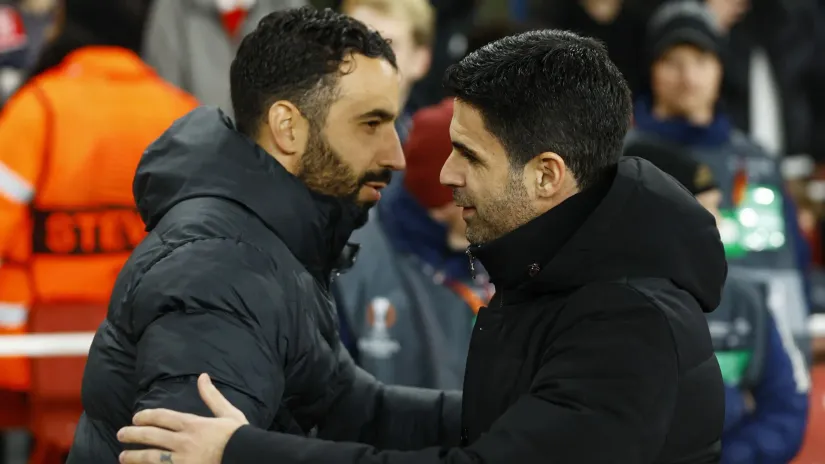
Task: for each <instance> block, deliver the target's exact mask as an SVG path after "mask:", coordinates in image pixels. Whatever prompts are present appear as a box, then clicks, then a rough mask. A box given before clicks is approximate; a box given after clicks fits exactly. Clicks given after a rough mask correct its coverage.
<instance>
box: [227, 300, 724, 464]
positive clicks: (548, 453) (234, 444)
mask: <svg viewBox="0 0 825 464" xmlns="http://www.w3.org/2000/svg"><path fill="white" fill-rule="evenodd" d="M628 292H630V293H631V295H627V293H628ZM600 296H602V297H603V296H604V295H600ZM616 297H618V298H623V299H624V300H625V301H627V304H616V305H612V304H611V306H612V307H611V308H610V310H609V311H603V312H601V313H600V314H598V315H594V316H593V317H590V318H587V319H582V320H579V321H578V322H577V323H576V324H573V325H571V326H570V328H569V329H567V330H566V331H565V333H564V334H563V335H561V336H559V337H558V338H556V339H555V340H554V341H553V343H552V346H551V348H550V349H549V350H548V351H547V353H545V355H544V357H543V359H542V362H541V365H540V367H539V368H538V372H537V374H536V376H535V377H534V380H533V383H532V385H531V387H530V390H529V393H528V394H525V395H524V396H523V397H521V398H520V399H518V400H517V401H516V402H515V403H514V404H513V405H512V406H511V407H510V408H509V409H508V410H507V411H506V412H505V413H504V414H503V415H502V416H501V417H500V418H499V419H498V420H497V421H496V422H495V423H494V424H493V426H492V427H491V429H490V431H489V432H488V433H486V434H483V435H482V436H481V437H480V438H479V439H478V440H477V441H476V442H475V443H473V444H472V445H470V446H468V447H466V448H457V447H430V448H426V449H422V450H417V451H406V452H404V451H392V450H383V451H382V450H378V449H376V448H375V447H372V446H366V445H361V444H354V443H332V442H327V441H321V440H315V439H305V438H300V437H294V436H288V435H283V434H275V433H267V432H264V431H261V430H258V429H255V428H254V427H242V428H240V429H239V430H238V431H237V432H235V434H234V435H233V436H232V438H231V439H230V440H229V443H228V444H227V447H226V450H225V452H224V457H223V463H224V464H248V463H251V462H255V463H261V464H264V463H272V464H275V463H277V464H319V463H325V464H379V463H381V464H430V463H432V464H435V463H449V464H469V463H484V464H512V463H519V464H545V463H553V464H568V463H569V464H579V463H583V462H586V463H593V464H597V463H617V462H621V463H623V464H637V463H639V464H640V463H643V462H652V461H653V460H654V459H655V456H656V453H657V452H658V450H659V449H661V447H662V445H663V444H664V441H665V435H666V434H667V431H668V423H669V421H670V420H671V416H672V411H673V409H674V407H675V404H676V393H677V392H676V389H677V381H678V378H677V377H678V368H677V364H678V360H677V356H676V349H675V345H674V341H673V338H672V335H671V328H670V326H669V324H668V323H667V321H666V320H665V318H664V316H663V315H662V314H661V312H660V311H659V310H658V309H655V308H653V307H652V306H651V305H650V304H649V303H647V301H646V300H645V299H644V298H643V297H641V296H638V295H636V294H635V293H633V292H632V291H629V290H627V291H624V292H623V293H622V295H615V296H614V297H611V300H610V301H615V300H616V299H617V298H616ZM594 298H595V296H594ZM602 306H603V301H602ZM576 309H580V307H578V306H577V307H576ZM571 311H572V310H571ZM709 356H712V354H709ZM720 383H721V381H720ZM719 393H720V398H719V399H718V401H716V403H718V404H720V405H721V403H722V399H721V389H720V392H719ZM719 412H720V430H721V409H720V410H719Z"/></svg>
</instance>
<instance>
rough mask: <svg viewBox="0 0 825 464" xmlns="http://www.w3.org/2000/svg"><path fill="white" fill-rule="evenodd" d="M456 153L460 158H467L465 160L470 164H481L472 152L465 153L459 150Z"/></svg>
mask: <svg viewBox="0 0 825 464" xmlns="http://www.w3.org/2000/svg"><path fill="white" fill-rule="evenodd" d="M458 154H460V155H461V157H462V158H464V159H465V160H467V162H468V163H470V164H472V165H478V164H481V161H480V160H479V159H478V158H477V157H476V156H475V155H473V154H472V153H467V152H465V151H459V152H458Z"/></svg>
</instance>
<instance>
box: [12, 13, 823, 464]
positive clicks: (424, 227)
mask: <svg viewBox="0 0 825 464" xmlns="http://www.w3.org/2000/svg"><path fill="white" fill-rule="evenodd" d="M309 3H312V4H314V5H315V6H318V7H331V8H336V9H339V10H340V11H342V12H344V13H346V14H348V15H351V16H353V17H355V18H357V19H359V20H361V21H362V22H364V23H366V24H367V25H369V26H371V27H373V28H375V29H376V30H378V31H379V32H381V33H382V35H383V36H384V37H385V38H388V39H390V41H391V45H392V48H393V50H394V52H395V54H396V58H397V61H398V67H399V70H400V72H401V75H402V79H403V83H402V93H403V95H402V98H403V101H402V102H399V103H400V105H401V107H402V108H403V110H402V111H401V116H400V117H399V118H398V119H397V120H396V122H395V125H396V130H397V132H398V135H399V139H400V141H401V143H402V145H403V148H404V153H405V156H406V163H407V169H406V171H405V172H404V173H402V174H400V175H396V176H395V178H394V179H393V181H392V182H391V184H390V186H389V188H388V189H386V191H385V192H384V193H383V199H382V200H381V202H380V203H379V205H378V206H377V207H376V208H375V209H374V210H373V211H372V213H371V216H370V219H369V221H368V222H367V224H366V225H365V226H364V227H363V228H361V229H360V230H358V231H357V232H356V233H355V234H354V236H353V237H352V241H353V242H357V243H360V245H361V247H360V252H359V259H358V261H357V264H356V265H355V266H353V268H352V269H351V270H349V271H348V272H346V273H342V274H341V275H340V276H338V277H337V278H336V279H335V281H334V285H333V287H332V292H333V296H334V298H335V299H336V301H337V303H338V308H339V313H340V314H339V317H340V333H341V337H342V339H343V341H344V343H345V344H346V345H347V347H348V349H349V350H350V352H351V353H352V354H353V357H354V358H355V359H356V361H358V363H359V364H360V365H361V366H362V367H364V368H365V369H367V370H368V371H369V372H370V373H372V374H373V375H375V376H376V377H377V378H378V379H379V380H381V381H384V382H387V383H393V384H403V385H411V386H421V387H431V388H442V389H460V388H461V386H462V382H463V379H464V362H465V359H466V356H467V351H468V348H469V340H470V335H471V329H472V327H473V324H474V321H475V315H476V314H477V312H478V311H479V308H481V307H482V306H484V305H485V304H486V303H487V302H488V301H489V299H490V297H491V296H492V293H493V292H494V288H493V286H492V285H491V284H490V282H489V279H488V278H487V276H486V275H485V272H484V269H483V268H481V267H480V265H478V264H473V262H472V260H468V258H467V256H466V254H465V249H466V248H467V246H468V242H467V241H466V239H465V237H464V222H463V219H462V217H461V210H460V208H458V207H457V206H456V205H455V203H454V202H453V197H452V192H451V191H450V189H448V188H446V187H443V186H442V185H440V183H439V172H440V170H441V166H442V165H443V164H444V162H445V160H446V159H447V156H448V155H449V154H450V152H451V151H452V150H454V149H459V150H460V149H461V147H453V146H452V145H451V141H450V136H449V126H450V120H451V117H452V111H453V102H452V99H451V98H450V97H449V96H448V95H446V94H445V92H444V90H443V88H442V85H441V80H442V76H443V74H444V71H445V69H446V68H447V67H448V66H449V65H450V64H452V63H454V62H456V61H457V60H459V59H461V58H463V57H464V56H466V55H467V54H469V53H472V52H473V51H475V50H478V49H479V48H481V47H483V46H484V45H486V44H488V43H490V42H492V41H495V40H497V39H499V38H501V37H504V36H507V35H511V34H515V33H519V32H524V31H529V30H531V29H535V28H559V29H567V30H571V31H574V32H577V33H580V34H582V35H587V36H592V37H595V38H597V39H599V40H600V41H602V42H603V43H604V44H605V46H606V47H607V50H608V53H609V55H610V57H611V59H612V60H613V61H614V62H615V63H616V65H617V66H618V67H619V69H620V70H621V71H622V73H623V74H624V76H625V78H626V79H627V81H628V83H629V85H630V87H631V89H632V91H633V93H634V99H635V111H634V121H633V129H632V130H631V133H630V134H628V138H627V142H626V143H627V145H626V149H627V154H628V155H632V156H640V157H643V158H648V159H650V160H651V161H653V162H654V164H657V165H660V167H662V169H663V170H665V171H666V172H668V173H670V174H671V175H673V176H674V178H676V180H678V181H679V182H681V183H682V184H683V185H685V187H686V188H687V189H688V190H690V191H691V192H692V193H694V194H695V195H696V197H697V199H698V200H699V201H700V202H701V203H702V204H703V205H705V206H706V207H707V208H708V209H709V210H710V211H712V212H713V213H714V214H715V215H716V217H717V221H718V225H719V229H720V235H721V238H722V241H723V243H724V245H725V249H726V252H727V253H728V259H729V263H730V268H731V275H732V276H733V277H732V280H731V281H733V282H744V284H743V285H739V284H730V285H729V287H730V288H729V289H726V296H725V297H724V299H723V303H722V305H721V306H720V309H719V310H717V311H716V312H715V313H713V314H711V315H709V317H708V322H709V327H710V333H711V337H712V338H713V341H714V348H715V349H716V350H717V357H718V359H719V363H720V367H721V368H722V373H723V377H724V379H725V382H726V385H727V387H728V388H727V391H726V404H727V407H726V420H725V435H724V438H723V461H722V462H723V463H785V462H791V461H792V460H793V459H794V457H796V456H803V455H804V452H803V454H802V455H800V454H799V453H800V450H801V449H802V448H803V444H805V445H806V446H807V443H808V442H811V439H810V438H806V427H807V429H808V430H807V433H808V436H809V437H810V436H811V433H810V428H811V427H812V425H811V424H812V423H813V420H814V419H813V415H814V414H813V413H812V412H809V411H812V410H813V409H812V408H813V406H811V404H812V403H811V402H810V395H811V388H812V387H811V370H812V366H814V365H815V364H816V362H817V360H818V359H819V358H820V357H825V356H823V355H825V349H823V348H825V346H820V342H819V340H816V339H812V338H811V337H810V334H809V330H808V327H809V325H808V321H809V316H810V315H811V314H814V313H818V312H825V272H823V271H825V228H823V223H824V222H825V0H704V1H701V0H692V1H691V0H543V1H541V0H533V1H526V0H511V1H509V2H507V1H504V0H498V1H494V0H489V1H480V0H431V1H427V0H339V1H316V2H309V1H306V0H105V1H104V0H62V1H61V0H17V1H11V0H0V105H2V107H1V109H0V263H2V264H0V335H3V334H21V333H27V332H31V331H35V329H33V322H32V321H33V320H34V312H35V308H40V309H39V311H48V309H43V308H49V307H50V305H59V304H63V303H64V302H66V301H70V302H71V303H77V302H82V303H91V304H96V305H105V304H106V303H107V301H108V295H109V292H110V291H111V288H112V286H113V285H114V281H115V277H116V276H117V271H118V269H119V268H120V266H121V265H122V263H123V260H124V259H125V257H126V256H128V254H129V252H130V251H131V250H132V249H134V247H135V246H136V244H137V243H138V242H139V240H140V238H141V237H142V235H141V234H142V222H141V218H140V217H139V216H138V215H137V213H136V212H135V210H134V204H133V203H134V201H133V200H132V194H131V188H132V185H131V183H132V175H133V171H134V167H135V166H136V164H137V161H138V159H139V157H140V155H141V153H142V151H143V148H145V146H147V145H148V144H149V143H150V142H151V141H152V140H153V139H155V138H157V137H158V136H160V134H161V133H162V132H163V130H164V129H165V128H166V127H167V126H168V125H170V124H171V123H172V122H173V121H174V120H175V119H177V118H178V117H180V116H182V115H183V114H185V113H186V112H188V111H189V110H190V109H192V108H194V107H195V106H196V105H198V104H203V105H214V106H218V107H220V108H221V109H222V110H223V111H224V113H226V115H227V116H229V117H232V116H233V115H232V111H231V109H232V105H231V95H230V90H229V79H228V76H229V72H230V65H231V62H232V58H233V56H234V53H235V50H236V49H237V47H238V44H239V43H240V41H241V40H242V38H243V37H244V35H245V34H247V33H248V32H250V31H251V30H252V29H254V28H255V26H256V24H257V23H258V21H259V20H260V19H261V18H262V17H264V16H265V15H266V14H268V13H269V12H272V11H275V10H279V9H284V8H292V7H298V6H303V5H306V4H309ZM284 66H290V63H284ZM548 66H552V63H548ZM562 155H563V154H562ZM674 160H678V161H674ZM687 160H689V161H687ZM80 184H82V185H83V187H82V188H79V187H78V185H80ZM84 231H91V232H88V233H87V232H84ZM90 237H91V238H90ZM605 240H610V237H605ZM743 289H744V290H743ZM89 330H94V326H92V327H90V328H89ZM33 372H34V370H33V369H32V368H31V366H30V364H29V360H28V359H26V358H24V357H18V358H0V401H3V398H4V397H3V396H2V394H1V393H2V391H9V392H14V393H20V394H22V395H26V394H27V392H29V390H30V389H31V388H32V382H33V378H35V377H36V374H35V373H33ZM816 385H817V383H816V379H814V387H816ZM0 408H2V405H0ZM823 425H825V424H823ZM0 427H2V421H1V420H0ZM820 433H825V428H823V429H821V430H820ZM7 441H8V443H7V444H9V443H11V444H13V442H14V440H11V439H10V440H7ZM814 441H815V440H814ZM35 442H36V440H35ZM12 448H13V446H11V445H9V446H8V449H9V450H11V451H8V452H7V453H6V455H5V457H4V455H3V454H2V451H0V463H2V462H4V461H3V459H4V458H5V459H7V460H8V462H16V461H12V460H13V459H16V458H15V456H19V455H20V451H14V450H12ZM799 459H800V460H798V461H796V462H799V463H800V464H802V463H807V462H815V461H805V460H803V459H804V458H803V457H799ZM43 462H46V461H43Z"/></svg>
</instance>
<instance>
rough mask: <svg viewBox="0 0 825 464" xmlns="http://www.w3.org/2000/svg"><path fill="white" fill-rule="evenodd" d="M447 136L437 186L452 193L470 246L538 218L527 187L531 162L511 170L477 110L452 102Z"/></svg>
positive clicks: (500, 147)
mask: <svg viewBox="0 0 825 464" xmlns="http://www.w3.org/2000/svg"><path fill="white" fill-rule="evenodd" d="M450 138H451V139H452V142H453V152H452V153H451V154H450V156H449V157H448V158H447V161H446V163H445V164H444V167H443V168H442V170H441V183H442V184H444V185H446V186H448V187H451V188H452V189H453V198H454V200H455V202H456V204H457V205H458V206H459V207H461V208H462V217H463V219H464V221H465V222H466V224H467V239H468V240H469V241H470V243H472V244H481V243H485V242H489V241H491V240H494V239H496V238H498V237H501V236H502V235H504V234H506V233H508V232H510V231H512V230H514V229H516V228H517V227H519V226H520V225H522V224H525V223H527V222H529V221H530V220H531V219H533V218H535V217H536V216H538V209H537V208H536V207H535V206H534V201H533V198H532V197H531V191H530V190H529V189H528V187H527V186H528V185H531V184H532V183H533V182H532V181H533V180H535V179H534V177H535V172H534V171H535V169H533V166H532V165H531V163H528V165H527V166H525V167H524V168H523V169H522V168H519V169H515V168H513V167H512V166H511V164H510V161H509V157H508V156H507V151H506V150H505V148H504V147H503V146H502V145H501V143H500V142H499V141H498V139H497V138H496V137H495V136H493V135H492V134H491V133H490V132H488V131H487V129H486V128H485V125H484V121H483V119H482V117H481V113H479V112H478V110H476V109H475V108H473V107H472V106H470V105H468V104H466V103H463V102H461V101H460V100H456V102H455V109H454V111H453V119H452V123H451V124H450ZM533 194H535V192H533Z"/></svg>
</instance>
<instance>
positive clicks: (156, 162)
mask: <svg viewBox="0 0 825 464" xmlns="http://www.w3.org/2000/svg"><path fill="white" fill-rule="evenodd" d="M133 194H134V197H135V201H136V203H137V207H138V210H139V211H140V214H141V217H142V218H143V221H144V223H145V224H146V230H147V231H151V230H152V229H154V228H155V227H156V226H157V224H158V222H160V220H161V219H162V218H163V216H164V215H165V214H166V213H167V212H168V211H169V210H170V209H171V208H172V207H173V206H175V205H176V204H178V203H180V202H182V201H185V200H188V199H191V198H199V197H215V198H223V199H227V200H231V201H234V202H236V203H239V204H241V205H243V206H244V207H246V208H247V209H249V210H250V211H251V212H252V213H254V214H255V215H256V216H258V217H259V218H260V219H261V220H262V221H263V222H264V223H265V224H266V225H267V227H268V228H269V229H270V230H272V231H273V232H274V233H275V234H277V235H278V236H279V237H280V239H281V240H283V241H284V243H285V244H286V245H287V247H288V248H289V249H290V251H292V253H293V254H294V255H295V256H296V257H297V258H298V259H299V260H300V261H301V262H302V263H303V264H304V266H306V268H307V270H309V271H310V272H312V273H313V274H314V275H316V277H318V278H322V279H326V278H327V277H328V276H329V272H330V271H331V270H332V268H333V267H334V266H335V265H336V264H338V263H337V262H336V261H337V259H338V258H339V256H340V254H341V251H342V249H343V248H344V246H345V245H346V241H347V239H348V238H349V236H350V234H351V233H352V231H353V230H354V229H355V227H356V226H358V225H360V224H359V223H360V221H361V220H362V218H363V216H364V212H363V210H362V208H360V207H358V206H357V205H356V204H355V203H354V202H352V201H346V200H343V199H339V198H333V197H330V196H326V195H321V194H318V193H315V192H312V191H310V190H309V189H308V188H307V187H306V186H305V185H304V184H303V182H301V181H300V180H299V179H298V178H297V177H295V176H293V175H292V174H290V173H289V172H288V171H287V170H286V169H284V167H283V166H281V164H280V163H278V161H276V160H275V159H274V158H273V157H272V156H270V155H269V154H268V153H266V152H265V151H264V150H263V149H262V148H260V147H259V146H258V145H257V144H256V143H255V142H253V141H252V140H250V139H249V138H247V137H246V136H244V135H243V134H241V133H240V132H238V131H236V130H235V129H234V127H233V124H232V122H231V120H230V119H229V118H228V117H227V116H226V115H224V114H223V112H221V111H220V110H219V109H217V108H211V107H200V108H197V109H195V110H193V111H192V112H190V113H189V114H187V115H186V116H184V117H183V118H181V119H179V120H177V121H176V122H175V123H174V124H173V125H172V126H171V127H170V128H169V129H168V130H167V131H166V132H165V133H164V134H163V135H162V136H161V137H160V138H159V139H158V140H157V141H155V142H154V143H153V144H152V145H150V146H149V148H148V149H147V150H146V152H145V153H144V154H143V157H142V158H141V161H140V163H139V165H138V168H137V173H136V174H135V180H134V184H133Z"/></svg>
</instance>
